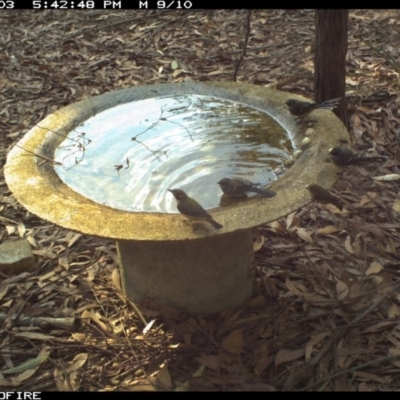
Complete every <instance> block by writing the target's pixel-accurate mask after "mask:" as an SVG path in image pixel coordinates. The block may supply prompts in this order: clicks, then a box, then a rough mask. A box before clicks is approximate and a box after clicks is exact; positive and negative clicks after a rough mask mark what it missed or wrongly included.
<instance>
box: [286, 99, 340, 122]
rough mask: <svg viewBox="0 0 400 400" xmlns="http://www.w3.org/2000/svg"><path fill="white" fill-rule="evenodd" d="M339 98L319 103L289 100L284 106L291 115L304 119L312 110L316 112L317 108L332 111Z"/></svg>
mask: <svg viewBox="0 0 400 400" xmlns="http://www.w3.org/2000/svg"><path fill="white" fill-rule="evenodd" d="M340 100H341V97H338V98H337V99H332V100H326V101H323V102H321V103H313V102H309V101H301V100H296V99H289V100H287V101H286V105H287V106H288V108H289V111H290V113H291V114H292V115H295V116H296V117H304V116H305V115H307V114H308V113H309V112H311V111H312V110H316V109H318V108H324V109H327V110H333V109H334V108H336V107H337V106H338V104H339V103H340Z"/></svg>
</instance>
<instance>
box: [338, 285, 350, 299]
mask: <svg viewBox="0 0 400 400" xmlns="http://www.w3.org/2000/svg"><path fill="white" fill-rule="evenodd" d="M336 293H337V298H338V300H343V299H345V298H346V297H347V296H348V294H349V288H348V286H347V285H346V284H345V283H344V282H342V281H337V282H336Z"/></svg>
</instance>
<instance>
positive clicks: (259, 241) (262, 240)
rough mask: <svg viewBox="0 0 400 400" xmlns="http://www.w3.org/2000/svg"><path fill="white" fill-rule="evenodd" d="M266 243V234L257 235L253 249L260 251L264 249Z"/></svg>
mask: <svg viewBox="0 0 400 400" xmlns="http://www.w3.org/2000/svg"><path fill="white" fill-rule="evenodd" d="M264 243H265V237H264V236H259V237H257V240H256V241H255V242H254V243H253V251H254V252H256V251H259V250H260V249H262V247H263V246H264Z"/></svg>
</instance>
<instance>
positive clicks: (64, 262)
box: [58, 256, 69, 271]
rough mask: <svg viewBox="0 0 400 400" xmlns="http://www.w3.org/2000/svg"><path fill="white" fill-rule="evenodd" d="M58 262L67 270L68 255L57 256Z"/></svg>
mask: <svg viewBox="0 0 400 400" xmlns="http://www.w3.org/2000/svg"><path fill="white" fill-rule="evenodd" d="M58 263H59V264H60V265H61V266H62V267H63V268H64V269H65V270H66V271H68V270H69V257H68V256H62V257H58Z"/></svg>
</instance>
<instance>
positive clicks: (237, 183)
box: [217, 178, 276, 198]
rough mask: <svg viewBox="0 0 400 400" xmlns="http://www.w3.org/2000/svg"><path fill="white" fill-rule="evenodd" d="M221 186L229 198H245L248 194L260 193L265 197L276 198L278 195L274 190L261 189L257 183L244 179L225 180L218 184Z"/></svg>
mask: <svg viewBox="0 0 400 400" xmlns="http://www.w3.org/2000/svg"><path fill="white" fill-rule="evenodd" d="M217 183H218V184H219V186H221V189H222V191H223V192H224V194H226V195H228V196H243V195H244V194H246V193H247V192H254V193H258V194H260V195H261V196H263V197H267V198H269V197H274V196H276V193H275V192H273V191H272V190H267V189H261V188H258V187H257V183H253V182H251V181H248V180H247V179H242V178H223V179H221V180H220V181H219V182H217Z"/></svg>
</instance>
